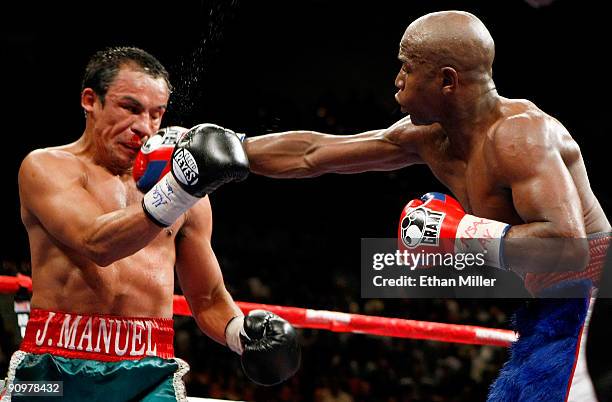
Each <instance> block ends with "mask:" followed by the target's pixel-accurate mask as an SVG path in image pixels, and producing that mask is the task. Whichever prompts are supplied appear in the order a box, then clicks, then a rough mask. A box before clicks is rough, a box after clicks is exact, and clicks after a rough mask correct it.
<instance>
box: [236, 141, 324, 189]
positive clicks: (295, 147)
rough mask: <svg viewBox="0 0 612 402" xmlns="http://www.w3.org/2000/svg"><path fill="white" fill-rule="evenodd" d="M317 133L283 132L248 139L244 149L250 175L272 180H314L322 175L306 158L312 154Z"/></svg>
mask: <svg viewBox="0 0 612 402" xmlns="http://www.w3.org/2000/svg"><path fill="white" fill-rule="evenodd" d="M318 136H322V134H320V133H315V132H313V131H287V132H283V133H275V134H267V135H261V136H258V137H248V138H247V139H246V141H245V149H246V152H247V156H248V158H249V164H250V169H251V171H252V172H253V173H256V174H260V175H263V176H268V177H275V178H301V177H314V176H317V175H320V174H323V173H324V172H322V171H321V172H319V171H317V167H316V166H313V165H312V164H310V163H309V161H308V159H307V155H308V154H309V152H312V151H314V146H315V143H316V139H317V137H318Z"/></svg>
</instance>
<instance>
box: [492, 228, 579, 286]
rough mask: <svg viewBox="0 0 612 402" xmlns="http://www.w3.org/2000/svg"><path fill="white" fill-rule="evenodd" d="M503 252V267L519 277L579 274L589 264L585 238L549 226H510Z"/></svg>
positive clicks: (575, 232)
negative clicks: (555, 273) (564, 272)
mask: <svg viewBox="0 0 612 402" xmlns="http://www.w3.org/2000/svg"><path fill="white" fill-rule="evenodd" d="M503 248H504V263H505V265H506V267H509V268H510V269H511V270H512V271H514V272H517V273H520V274H522V273H527V272H532V273H543V272H563V271H581V270H583V269H584V268H585V267H586V265H587V263H588V261H589V245H588V241H587V239H586V235H585V234H584V233H583V232H582V231H580V230H570V229H569V228H565V229H563V228H559V226H558V225H555V224H554V223H552V222H533V223H527V224H523V225H516V226H512V227H511V228H510V230H509V231H508V232H507V233H506V236H505V238H504V244H503Z"/></svg>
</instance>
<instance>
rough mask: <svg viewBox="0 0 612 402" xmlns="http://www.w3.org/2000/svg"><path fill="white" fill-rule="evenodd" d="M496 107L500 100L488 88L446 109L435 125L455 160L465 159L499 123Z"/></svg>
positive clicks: (491, 89) (494, 92) (492, 87)
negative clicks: (457, 158) (446, 141)
mask: <svg viewBox="0 0 612 402" xmlns="http://www.w3.org/2000/svg"><path fill="white" fill-rule="evenodd" d="M500 106H501V98H500V96H499V95H498V94H497V90H496V89H495V87H494V86H491V87H489V88H481V89H479V90H476V91H473V92H472V93H469V94H467V95H466V96H465V97H463V99H461V101H460V102H457V103H456V104H454V105H452V106H451V107H449V110H448V113H446V115H445V117H443V118H442V120H441V121H440V122H439V123H440V125H441V126H442V127H443V128H444V130H445V132H446V134H447V136H448V138H449V140H450V142H451V144H452V146H453V150H454V151H455V153H456V154H457V155H458V156H459V157H462V158H466V159H467V158H468V157H469V155H470V154H471V152H472V151H473V150H474V149H475V146H476V144H478V143H480V141H481V140H482V139H483V138H484V136H486V134H487V132H488V130H489V129H490V128H491V126H493V125H494V124H495V122H496V121H498V120H499V118H500V116H501V111H500Z"/></svg>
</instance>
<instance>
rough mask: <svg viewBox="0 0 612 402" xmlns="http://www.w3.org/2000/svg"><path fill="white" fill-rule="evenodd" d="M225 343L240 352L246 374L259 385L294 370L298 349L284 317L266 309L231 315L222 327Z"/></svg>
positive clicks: (283, 377)
mask: <svg viewBox="0 0 612 402" xmlns="http://www.w3.org/2000/svg"><path fill="white" fill-rule="evenodd" d="M225 337H226V341H227V344H228V346H229V347H230V349H232V350H233V351H234V352H236V353H239V354H241V359H240V360H241V363H242V369H243V370H244V373H245V374H246V376H247V377H248V378H249V379H250V380H251V381H253V382H254V383H256V384H259V385H266V386H270V385H276V384H279V383H281V382H283V381H285V380H286V379H288V378H289V377H291V376H292V375H294V374H295V373H296V371H297V370H298V368H299V367H300V360H301V349H300V345H299V343H298V340H297V333H296V332H295V329H294V328H293V326H291V324H289V323H288V322H287V321H286V320H284V319H282V318H281V317H279V316H277V315H276V314H274V313H271V312H269V311H266V310H253V311H251V312H250V313H249V314H248V315H247V316H246V317H244V316H239V317H234V318H232V320H230V322H229V323H228V325H227V327H226V331H225Z"/></svg>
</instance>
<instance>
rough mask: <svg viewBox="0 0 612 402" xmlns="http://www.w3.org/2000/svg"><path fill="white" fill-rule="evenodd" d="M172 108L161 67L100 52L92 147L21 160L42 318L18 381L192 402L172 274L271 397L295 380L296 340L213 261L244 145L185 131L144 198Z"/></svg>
mask: <svg viewBox="0 0 612 402" xmlns="http://www.w3.org/2000/svg"><path fill="white" fill-rule="evenodd" d="M169 95H170V83H169V81H168V74H167V72H166V70H165V69H164V67H163V66H162V65H161V64H160V63H159V62H158V61H157V60H156V59H155V58H154V57H153V56H151V55H149V54H148V53H146V52H144V51H142V50H140V49H137V48H127V47H124V48H112V49H107V50H104V51H101V52H98V53H96V54H95V55H94V56H93V57H92V59H91V60H90V62H89V64H88V65H87V68H86V71H85V77H84V80H83V88H82V93H81V105H82V107H83V109H84V110H85V114H86V125H85V130H84V132H83V135H82V136H81V137H80V138H79V139H78V140H77V141H75V142H73V143H71V144H68V145H63V146H58V147H53V148H45V149H39V150H36V151H34V152H32V153H30V154H29V155H28V156H27V157H26V158H25V159H24V161H23V163H22V165H21V169H20V171H19V194H20V199H21V215H22V220H23V222H24V225H25V227H26V229H27V232H28V236H29V242H30V250H31V256H32V280H33V296H32V307H33V309H32V312H31V318H30V321H29V323H28V326H27V330H26V335H25V338H24V340H23V342H22V345H21V347H20V350H19V351H17V352H16V353H15V354H14V356H13V358H12V360H11V363H10V371H9V381H15V380H21V381H51V380H53V381H63V395H64V396H63V397H64V399H66V400H85V399H87V400H100V401H111V400H112V401H122V400H147V401H153V400H185V398H186V396H185V390H184V385H183V382H182V376H183V375H184V374H185V373H186V372H187V370H188V366H187V364H186V363H185V362H183V361H181V360H179V359H176V358H174V354H173V327H172V301H173V291H174V269H175V267H176V271H177V274H178V277H179V280H180V282H181V286H182V289H183V291H184V294H185V297H186V299H187V301H188V302H189V305H190V307H191V311H192V313H193V316H194V318H195V320H196V322H197V323H198V325H199V327H200V328H201V329H202V331H203V332H205V333H206V334H207V335H208V336H210V337H211V338H212V339H214V340H215V341H217V342H220V343H222V344H227V345H228V347H230V348H231V349H232V350H233V351H235V352H237V353H241V354H242V362H243V367H244V368H245V371H246V373H247V375H248V376H250V377H251V378H252V379H253V380H254V381H256V382H259V383H264V384H272V383H276V382H279V381H281V380H284V379H285V378H287V377H288V376H289V375H291V374H293V372H295V370H296V369H297V364H298V363H299V348H298V345H297V341H296V335H295V331H294V330H293V328H292V327H291V326H290V325H289V324H288V323H287V322H286V321H284V320H282V319H281V318H280V317H278V316H275V315H273V314H272V313H269V312H264V311H261V310H260V311H256V312H251V313H250V314H249V315H248V316H247V317H244V316H243V314H242V313H241V311H240V309H239V308H238V306H237V305H236V304H235V303H234V301H233V300H232V297H231V296H230V294H229V293H228V291H227V290H226V288H225V285H224V283H223V277H222V274H221V270H220V268H219V264H218V262H217V259H216V257H215V254H214V252H213V250H212V248H211V243H210V240H211V231H212V215H211V207H210V202H209V199H208V197H206V195H207V194H208V193H210V192H212V191H214V190H215V189H216V188H217V187H218V186H220V185H222V184H223V183H226V182H229V181H233V180H240V179H243V178H244V177H246V175H247V173H248V160H247V158H246V156H245V154H244V151H243V149H242V146H241V143H240V140H239V139H238V138H237V137H236V135H235V134H234V133H233V132H232V131H230V130H226V129H223V128H221V127H219V126H215V125H211V124H201V125H198V126H196V127H194V128H193V129H191V130H188V131H186V130H185V131H186V132H185V133H181V135H182V136H181V141H180V143H179V144H178V145H177V146H176V147H175V149H174V154H173V156H172V160H173V165H172V168H171V169H170V170H171V171H170V172H169V173H168V174H167V175H165V176H164V177H163V178H161V180H160V181H159V182H158V183H156V184H155V186H153V188H152V189H150V190H149V191H147V192H146V194H142V193H141V192H140V191H139V190H138V189H137V187H136V184H135V181H134V179H133V178H132V164H133V163H134V160H135V158H136V156H137V154H138V152H139V150H140V148H141V145H142V144H143V142H144V141H146V140H147V139H148V138H151V140H152V139H153V138H158V137H156V136H154V134H156V132H157V131H158V129H159V127H160V123H161V121H162V117H163V115H164V112H165V111H166V106H167V104H168V99H169ZM39 127H41V132H45V133H49V132H50V130H51V129H50V128H49V126H48V125H46V126H45V128H44V129H42V126H39ZM159 135H164V132H162V133H160V134H159ZM144 168H145V170H146V169H147V166H145V167H144ZM196 358H197V357H196ZM199 358H206V356H201V357H199ZM270 359H273V360H274V361H275V362H278V364H277V365H276V366H273V365H270V361H271V360H270ZM10 397H11V396H10V395H6V396H5V397H4V398H5V399H7V400H9V399H10ZM13 398H14V399H15V400H19V399H20V398H19V397H16V396H13ZM3 400H4V399H3Z"/></svg>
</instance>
